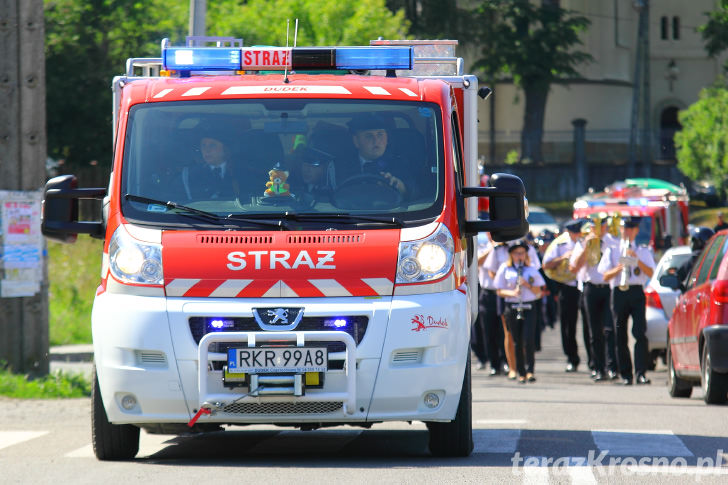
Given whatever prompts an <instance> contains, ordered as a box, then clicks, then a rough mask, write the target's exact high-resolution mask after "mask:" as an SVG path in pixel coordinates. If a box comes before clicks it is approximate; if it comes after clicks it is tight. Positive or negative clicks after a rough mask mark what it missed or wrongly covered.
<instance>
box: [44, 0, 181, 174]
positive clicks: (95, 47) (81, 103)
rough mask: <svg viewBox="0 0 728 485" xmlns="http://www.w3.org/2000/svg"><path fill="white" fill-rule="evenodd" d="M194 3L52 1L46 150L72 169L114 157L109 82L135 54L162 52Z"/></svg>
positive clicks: (49, 10)
mask: <svg viewBox="0 0 728 485" xmlns="http://www.w3.org/2000/svg"><path fill="white" fill-rule="evenodd" d="M188 7H189V3H188V2H177V4H175V2H163V1H161V0H155V1H154V2H150V1H146V2H141V1H138V0H137V1H135V0H46V1H45V4H44V10H45V29H46V47H45V50H46V91H47V101H46V111H47V126H48V154H49V156H51V157H53V158H62V159H65V160H66V164H67V165H68V166H69V168H70V169H74V170H76V169H78V168H79V167H81V166H88V164H89V162H91V161H93V160H96V161H97V163H98V165H99V166H100V167H102V168H108V167H109V166H110V163H111V158H112V139H111V138H112V134H111V132H112V126H111V98H112V93H111V80H112V78H113V76H115V75H119V74H123V73H124V70H125V62H126V59H127V58H129V57H159V55H160V41H161V39H162V38H163V37H179V36H181V35H182V33H183V32H184V31H185V30H186V28H187V24H186V22H187V9H188Z"/></svg>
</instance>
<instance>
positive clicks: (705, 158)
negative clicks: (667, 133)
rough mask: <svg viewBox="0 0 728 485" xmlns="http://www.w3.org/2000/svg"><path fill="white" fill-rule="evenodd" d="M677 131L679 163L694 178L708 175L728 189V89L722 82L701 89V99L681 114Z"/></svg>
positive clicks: (683, 171)
mask: <svg viewBox="0 0 728 485" xmlns="http://www.w3.org/2000/svg"><path fill="white" fill-rule="evenodd" d="M679 118H680V123H681V124H682V130H681V131H678V132H677V133H675V146H676V147H677V160H678V163H677V166H678V168H679V169H680V171H681V172H682V173H684V174H685V175H686V176H687V177H689V178H691V179H693V180H695V179H702V178H706V177H707V178H709V179H710V180H711V181H712V182H713V183H714V184H715V186H716V187H720V188H721V189H723V190H725V189H726V179H727V178H728V89H726V87H725V82H724V81H721V82H719V83H716V84H715V85H714V86H711V87H709V88H705V89H703V90H701V91H700V96H699V99H698V101H696V102H695V103H693V104H692V105H690V107H688V109H686V110H684V111H681V112H680V114H679Z"/></svg>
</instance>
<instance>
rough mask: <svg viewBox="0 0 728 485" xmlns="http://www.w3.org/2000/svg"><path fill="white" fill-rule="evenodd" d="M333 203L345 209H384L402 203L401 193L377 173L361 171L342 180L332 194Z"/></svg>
mask: <svg viewBox="0 0 728 485" xmlns="http://www.w3.org/2000/svg"><path fill="white" fill-rule="evenodd" d="M332 199H333V202H334V205H336V206H337V207H342V208H347V209H357V208H363V209H386V208H392V207H397V206H399V205H400V204H401V203H402V194H401V193H400V191H399V190H397V188H396V187H394V186H393V185H391V184H390V182H389V180H388V179H387V178H386V177H384V176H383V175H380V174H378V173H362V174H358V175H354V176H353V177H349V178H348V179H346V180H344V181H343V182H342V183H341V184H339V186H338V187H336V190H334V193H333V196H332Z"/></svg>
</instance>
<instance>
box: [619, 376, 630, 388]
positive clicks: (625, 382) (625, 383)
mask: <svg viewBox="0 0 728 485" xmlns="http://www.w3.org/2000/svg"><path fill="white" fill-rule="evenodd" d="M619 383H620V384H621V385H623V386H631V385H632V378H631V377H625V378H623V379H622V380H621V381H619Z"/></svg>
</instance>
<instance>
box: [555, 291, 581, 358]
mask: <svg viewBox="0 0 728 485" xmlns="http://www.w3.org/2000/svg"><path fill="white" fill-rule="evenodd" d="M580 294H581V292H580V291H579V289H578V288H577V287H575V286H569V285H563V284H562V285H561V288H560V289H559V319H560V320H561V346H562V347H563V349H564V354H565V355H566V360H567V361H568V362H569V363H570V364H572V365H573V366H575V367H576V366H577V365H579V351H578V348H577V346H576V320H577V317H578V315H579V296H580Z"/></svg>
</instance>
